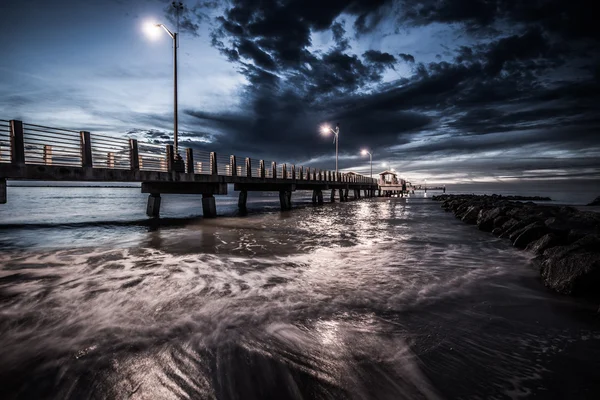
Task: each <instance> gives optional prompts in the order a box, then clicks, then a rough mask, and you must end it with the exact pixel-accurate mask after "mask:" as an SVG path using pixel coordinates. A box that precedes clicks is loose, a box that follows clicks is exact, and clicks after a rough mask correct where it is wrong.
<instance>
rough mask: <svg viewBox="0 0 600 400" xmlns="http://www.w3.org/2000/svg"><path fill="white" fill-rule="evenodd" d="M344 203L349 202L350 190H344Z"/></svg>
mask: <svg viewBox="0 0 600 400" xmlns="http://www.w3.org/2000/svg"><path fill="white" fill-rule="evenodd" d="M344 201H348V189H344Z"/></svg>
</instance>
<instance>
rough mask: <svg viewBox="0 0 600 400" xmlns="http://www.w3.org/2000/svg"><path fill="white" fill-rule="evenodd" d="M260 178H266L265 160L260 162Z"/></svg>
mask: <svg viewBox="0 0 600 400" xmlns="http://www.w3.org/2000/svg"><path fill="white" fill-rule="evenodd" d="M259 175H260V176H259V178H263V179H264V178H265V160H260V173H259Z"/></svg>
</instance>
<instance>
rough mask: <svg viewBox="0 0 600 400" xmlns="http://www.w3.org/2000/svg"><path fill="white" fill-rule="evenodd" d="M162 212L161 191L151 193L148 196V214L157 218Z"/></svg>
mask: <svg viewBox="0 0 600 400" xmlns="http://www.w3.org/2000/svg"><path fill="white" fill-rule="evenodd" d="M159 214H160V193H150V195H149V196H148V205H147V206H146V215H147V216H149V217H152V218H157V217H158V216H159Z"/></svg>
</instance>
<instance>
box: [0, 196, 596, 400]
mask: <svg viewBox="0 0 600 400" xmlns="http://www.w3.org/2000/svg"><path fill="white" fill-rule="evenodd" d="M132 198H134V199H136V200H135V201H134V200H131V201H127V200H123V199H121V200H118V201H121V202H122V204H121V207H120V208H115V211H114V214H115V215H109V217H111V219H110V220H118V219H119V218H121V217H122V214H123V213H124V212H126V211H127V210H130V209H133V208H134V207H136V206H137V203H136V202H137V201H138V200H139V199H137V197H132ZM57 201H58V200H57ZM110 201H112V200H111V199H110V197H106V198H105V200H104V202H108V203H110ZM269 201H271V200H269ZM267 204H273V203H269V202H268V201H267ZM274 204H275V205H276V203H274ZM50 206H51V205H50ZM55 206H56V207H59V206H60V205H58V206H57V205H56V203H55ZM100 207H103V208H104V209H106V210H109V209H110V205H109V204H101V205H100ZM124 210H125V211H124ZM63 211H64V210H63ZM182 212H183V213H184V214H185V213H186V212H189V211H185V210H183V211H182ZM226 214H227V212H226ZM0 235H1V236H0V239H1V242H2V243H3V244H5V245H6V246H5V247H4V251H3V252H2V253H1V254H0V265H1V266H2V268H1V269H0V301H1V302H2V305H1V307H0V357H1V359H2V360H3V362H2V364H1V365H0V385H1V387H2V388H3V390H4V393H6V395H5V396H3V397H4V398H43V397H56V398H88V397H109V398H124V397H130V398H180V397H192V398H222V399H264V398H327V399H328V398H340V399H343V398H357V399H358V398H361V399H362V398H374V399H380V398H393V399H397V398H439V397H442V398H444V397H463V398H475V397H479V398H491V397H498V398H500V397H511V398H518V397H523V396H532V397H542V398H547V397H552V396H553V395H552V394H553V393H556V397H585V395H587V394H591V393H593V392H594V390H598V386H597V385H598V383H595V380H593V379H591V376H590V374H592V372H591V371H596V370H597V368H598V367H599V366H600V365H598V363H599V362H600V361H599V360H600V357H599V355H600V327H599V325H598V322H597V320H596V319H594V318H593V317H590V316H589V315H587V314H586V313H587V312H588V308H589V307H588V305H587V304H585V303H579V302H577V301H574V300H572V299H568V298H563V297H558V296H555V295H553V294H550V293H548V292H546V291H545V290H544V289H543V288H542V287H540V285H539V283H538V282H537V279H536V273H535V271H533V269H531V268H529V267H528V266H527V263H528V260H527V257H526V255H525V254H523V253H520V252H518V251H516V250H514V249H513V248H511V247H510V246H509V244H508V243H506V242H504V241H502V240H499V239H494V238H492V237H490V236H489V235H488V234H484V233H482V232H479V231H477V230H476V229H474V228H473V227H470V226H466V225H463V224H462V223H461V222H460V221H457V220H455V219H454V218H453V217H452V216H451V215H450V214H445V213H444V212H443V211H441V210H440V208H439V204H435V203H433V202H430V201H429V200H423V199H415V198H410V199H400V198H392V199H390V198H378V199H364V200H361V201H358V202H349V203H342V204H340V203H335V204H326V205H325V206H322V207H312V206H307V207H300V208H297V209H295V210H292V211H289V212H279V211H268V212H260V211H256V212H254V213H251V214H250V215H249V216H247V217H241V216H237V215H236V213H235V212H234V211H233V210H232V211H230V212H229V214H228V215H227V216H225V217H223V218H217V219H213V220H203V219H185V220H183V221H179V222H177V223H176V224H167V225H165V226H159V227H151V228H148V227H146V226H144V225H138V224H132V225H127V224H121V225H119V224H113V225H111V224H108V225H98V224H89V225H85V224H84V225H78V226H73V227H69V226H65V225H64V224H61V225H56V226H52V225H47V226H42V227H15V228H11V229H3V230H0ZM70 243H76V244H77V246H76V247H73V246H71V245H70ZM23 244H25V245H23ZM573 360H576V366H575V367H573V362H572V361H573ZM566 361H571V362H570V363H569V362H566ZM556 374H560V376H561V378H562V383H560V385H559V384H558V383H557V381H556V380H555V379H554V378H553V377H554V376H556ZM565 382H566V384H565ZM561 390H562V392H561ZM569 390H570V391H569ZM573 394H579V395H584V396H573Z"/></svg>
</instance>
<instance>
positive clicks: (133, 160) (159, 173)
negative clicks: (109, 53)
mask: <svg viewBox="0 0 600 400" xmlns="http://www.w3.org/2000/svg"><path fill="white" fill-rule="evenodd" d="M184 150H185V151H183V152H182V154H181V155H179V154H175V153H174V149H173V145H170V144H168V145H158V144H154V143H146V142H141V141H138V140H136V139H127V138H118V137H113V136H108V135H102V134H92V133H90V132H88V131H76V130H69V129H61V128H52V127H47V126H42V125H34V124H27V123H23V122H22V121H18V120H0V204H2V203H6V202H7V200H8V199H7V190H6V180H7V179H14V180H35V181H65V182H73V181H76V182H77V181H79V182H140V183H141V190H142V193H148V203H147V207H146V214H147V215H148V216H149V217H158V216H159V214H160V204H161V194H170V193H172V194H201V195H202V210H203V214H204V216H205V217H214V216H216V214H217V211H216V203H215V197H214V196H216V195H225V194H227V190H228V185H229V184H233V189H234V190H235V191H238V192H239V200H238V207H239V209H240V210H241V211H244V210H246V202H247V198H248V192H249V191H275V192H279V200H280V205H281V209H282V210H289V209H291V208H292V193H293V192H295V191H296V190H311V191H312V202H313V204H316V205H319V204H323V198H324V192H329V199H330V201H331V202H334V201H335V200H336V197H337V199H338V201H342V202H343V201H348V199H349V197H348V196H349V193H350V192H352V194H353V196H352V198H353V199H359V198H361V197H363V196H364V197H372V196H374V195H375V192H376V191H377V190H378V189H379V186H378V182H377V180H376V179H372V178H369V177H366V176H363V175H359V174H353V173H352V174H347V173H339V172H338V173H336V172H334V171H327V170H321V169H316V168H311V167H305V166H296V165H288V164H286V163H281V164H278V163H277V162H275V161H266V160H257V159H252V158H249V157H243V158H242V157H236V156H235V155H221V154H219V155H217V153H216V152H206V151H199V150H193V149H191V148H186V149H184ZM92 212H93V210H92Z"/></svg>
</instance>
